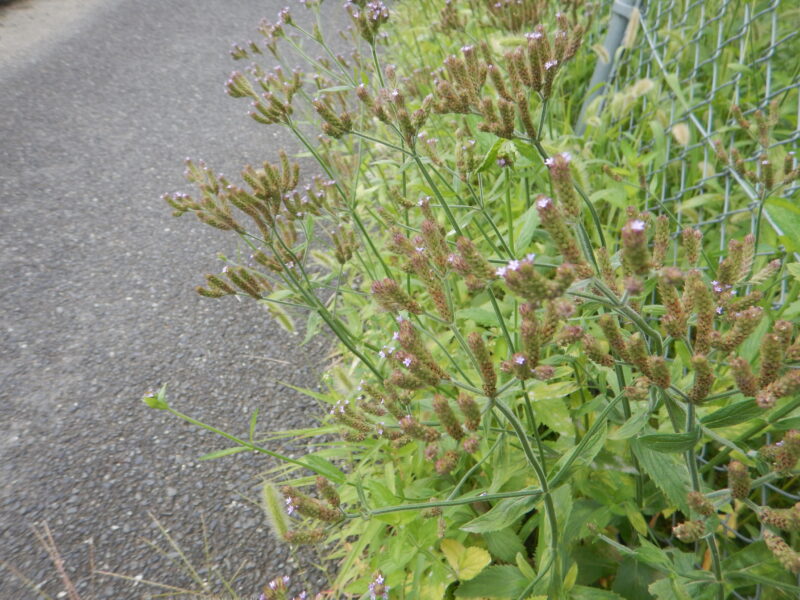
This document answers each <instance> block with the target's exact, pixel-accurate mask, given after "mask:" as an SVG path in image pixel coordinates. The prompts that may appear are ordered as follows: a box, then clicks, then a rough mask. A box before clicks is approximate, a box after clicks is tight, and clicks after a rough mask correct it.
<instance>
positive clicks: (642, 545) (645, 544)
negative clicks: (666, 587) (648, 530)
mask: <svg viewBox="0 0 800 600" xmlns="http://www.w3.org/2000/svg"><path fill="white" fill-rule="evenodd" d="M636 557H637V558H638V559H639V560H640V561H642V562H643V563H645V564H648V565H650V566H651V567H653V568H654V569H658V570H659V571H663V572H665V573H671V572H673V568H672V561H670V559H669V555H667V553H666V552H664V550H662V549H661V548H659V547H658V546H656V545H655V544H653V543H652V542H649V541H647V539H646V538H645V537H644V536H641V535H640V536H639V547H638V548H637V549H636Z"/></svg>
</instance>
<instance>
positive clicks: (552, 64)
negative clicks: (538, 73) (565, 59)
mask: <svg viewBox="0 0 800 600" xmlns="http://www.w3.org/2000/svg"><path fill="white" fill-rule="evenodd" d="M557 65H558V61H557V60H548V61H547V62H546V63H544V68H545V71H549V70H550V69H552V68H553V67H555V66H557Z"/></svg>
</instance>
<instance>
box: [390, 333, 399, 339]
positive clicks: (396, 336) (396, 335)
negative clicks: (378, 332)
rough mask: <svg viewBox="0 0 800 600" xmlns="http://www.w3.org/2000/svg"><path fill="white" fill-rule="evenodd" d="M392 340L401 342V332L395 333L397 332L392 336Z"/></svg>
mask: <svg viewBox="0 0 800 600" xmlns="http://www.w3.org/2000/svg"><path fill="white" fill-rule="evenodd" d="M392 339H393V340H399V339H400V332H399V331H395V332H394V333H393V334H392Z"/></svg>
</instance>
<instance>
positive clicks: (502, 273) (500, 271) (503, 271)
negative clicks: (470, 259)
mask: <svg viewBox="0 0 800 600" xmlns="http://www.w3.org/2000/svg"><path fill="white" fill-rule="evenodd" d="M507 270H508V267H500V268H499V269H497V270H496V271H495V272H494V274H495V275H497V276H498V277H505V276H506V271H507Z"/></svg>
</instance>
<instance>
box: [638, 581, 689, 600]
mask: <svg viewBox="0 0 800 600" xmlns="http://www.w3.org/2000/svg"><path fill="white" fill-rule="evenodd" d="M676 579H677V577H676V576H675V575H670V576H669V577H664V578H663V579H659V580H658V581H655V582H653V583H651V584H650V586H649V587H648V588H647V589H648V590H649V592H650V593H651V594H653V595H654V596H655V597H656V599H657V600H690V598H691V596H689V594H687V593H686V590H685V589H684V588H683V585H681V584H680V583H679V582H678V581H676Z"/></svg>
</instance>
